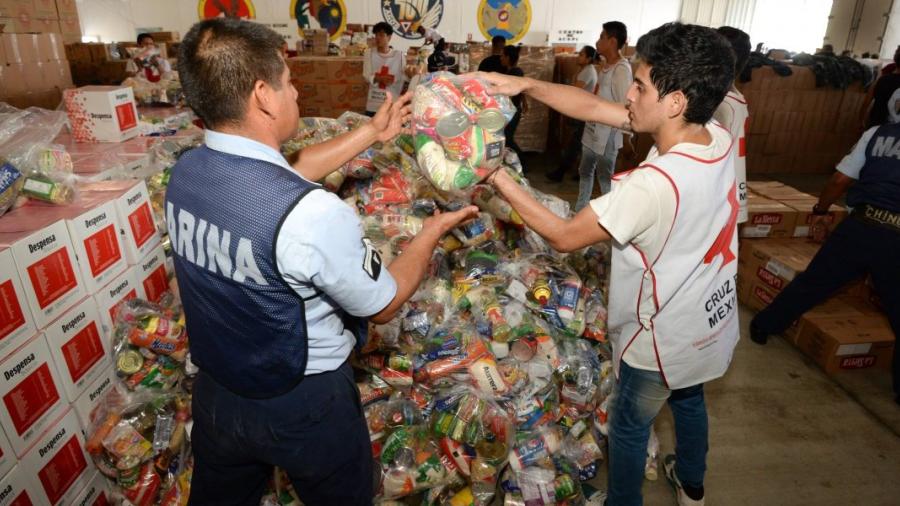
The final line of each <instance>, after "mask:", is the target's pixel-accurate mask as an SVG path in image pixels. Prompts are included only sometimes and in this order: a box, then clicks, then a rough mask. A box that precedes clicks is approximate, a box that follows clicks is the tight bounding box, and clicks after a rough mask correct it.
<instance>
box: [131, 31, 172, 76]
mask: <svg viewBox="0 0 900 506" xmlns="http://www.w3.org/2000/svg"><path fill="white" fill-rule="evenodd" d="M137 43H138V49H137V51H136V53H135V54H134V56H133V57H132V58H131V59H130V60H128V63H127V64H125V73H126V74H127V75H128V77H137V78H139V79H146V80H148V81H150V82H157V81H159V80H160V79H162V77H163V76H164V75H165V74H167V73H169V72H172V65H170V64H169V61H168V60H166V59H165V58H163V57H162V55H160V52H159V48H158V47H156V41H154V40H153V36H152V35H150V34H149V33H142V34H140V35H138V38H137Z"/></svg>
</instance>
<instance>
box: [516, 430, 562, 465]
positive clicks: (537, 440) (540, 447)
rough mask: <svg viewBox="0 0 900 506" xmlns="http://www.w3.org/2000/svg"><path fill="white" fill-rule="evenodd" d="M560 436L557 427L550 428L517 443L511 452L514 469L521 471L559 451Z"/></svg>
mask: <svg viewBox="0 0 900 506" xmlns="http://www.w3.org/2000/svg"><path fill="white" fill-rule="evenodd" d="M560 439H561V438H560V436H559V432H558V431H557V430H556V429H548V430H546V431H543V432H541V433H539V434H535V435H533V436H532V437H529V438H528V439H524V440H522V441H519V442H518V443H516V445H515V447H514V448H513V449H512V451H510V452H509V465H510V467H512V469H513V471H516V472H521V471H522V470H523V469H525V468H526V467H529V466H531V465H534V464H536V463H538V462H540V461H542V460H544V459H548V458H550V456H551V455H553V454H554V453H556V452H557V451H559V446H560Z"/></svg>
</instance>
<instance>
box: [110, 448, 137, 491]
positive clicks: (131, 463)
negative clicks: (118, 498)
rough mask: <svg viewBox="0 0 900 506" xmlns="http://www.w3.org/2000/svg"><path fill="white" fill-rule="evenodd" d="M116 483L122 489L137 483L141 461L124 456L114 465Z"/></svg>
mask: <svg viewBox="0 0 900 506" xmlns="http://www.w3.org/2000/svg"><path fill="white" fill-rule="evenodd" d="M116 470H117V476H116V481H117V482H118V483H119V485H120V486H122V487H123V488H129V487H131V486H133V485H134V484H135V483H137V482H138V478H139V477H140V475H141V459H139V458H137V457H135V456H126V457H122V458H121V459H119V461H118V462H117V463H116Z"/></svg>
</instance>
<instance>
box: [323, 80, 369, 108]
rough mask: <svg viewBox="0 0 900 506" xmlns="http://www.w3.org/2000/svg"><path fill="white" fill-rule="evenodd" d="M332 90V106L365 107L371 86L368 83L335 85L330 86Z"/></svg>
mask: <svg viewBox="0 0 900 506" xmlns="http://www.w3.org/2000/svg"><path fill="white" fill-rule="evenodd" d="M330 90H331V104H332V106H335V105H341V104H348V105H350V106H358V105H362V106H363V107H365V106H366V99H367V98H368V96H369V85H368V84H366V83H356V84H333V85H331V86H330Z"/></svg>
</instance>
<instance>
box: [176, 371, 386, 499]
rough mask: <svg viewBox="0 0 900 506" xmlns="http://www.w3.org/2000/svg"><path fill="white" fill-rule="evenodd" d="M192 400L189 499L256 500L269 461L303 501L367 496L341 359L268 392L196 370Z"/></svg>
mask: <svg viewBox="0 0 900 506" xmlns="http://www.w3.org/2000/svg"><path fill="white" fill-rule="evenodd" d="M192 406H193V415H194V429H193V431H192V432H191V443H192V445H193V450H194V475H193V479H192V483H191V496H190V501H189V504H190V505H192V506H205V505H216V506H220V505H235V506H237V505H241V506H243V505H248V506H258V505H259V502H260V498H261V497H262V495H263V492H264V490H265V486H266V483H267V482H268V481H269V478H270V477H271V476H272V467H273V466H278V467H280V468H282V469H284V471H285V472H286V473H287V474H288V476H289V477H290V479H291V483H292V484H293V485H294V489H295V490H296V491H297V494H298V495H299V496H300V500H302V501H303V502H304V503H305V504H310V505H316V504H340V505H345V504H346V505H371V504H372V495H373V476H374V474H373V470H372V464H373V461H372V446H371V443H370V441H369V430H368V428H367V426H366V420H365V418H364V417H363V412H362V407H361V406H360V401H359V391H358V390H357V389H356V383H355V382H354V381H353V371H352V369H351V368H350V365H349V364H348V363H344V365H342V366H341V367H340V368H339V369H337V370H336V371H331V372H325V373H321V374H316V375H313V376H307V377H306V378H304V379H303V381H301V382H300V383H299V384H298V385H297V386H296V387H295V388H294V389H293V390H291V391H290V392H288V393H286V394H284V395H281V396H278V397H273V398H270V399H248V398H245V397H241V396H239V395H236V394H234V393H232V392H230V391H229V390H227V389H225V388H224V387H222V386H221V385H219V384H218V383H216V382H215V380H213V379H212V378H211V377H210V376H208V375H207V374H205V373H204V372H202V371H201V372H200V375H199V376H198V377H197V381H196V383H195V384H194V397H193V402H192Z"/></svg>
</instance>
